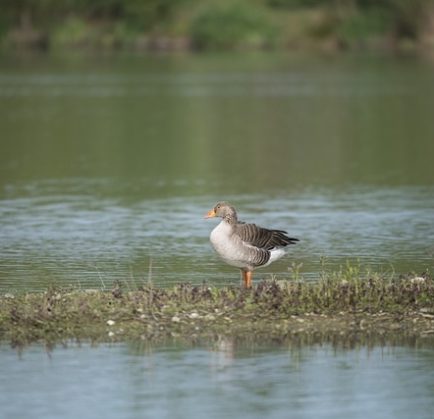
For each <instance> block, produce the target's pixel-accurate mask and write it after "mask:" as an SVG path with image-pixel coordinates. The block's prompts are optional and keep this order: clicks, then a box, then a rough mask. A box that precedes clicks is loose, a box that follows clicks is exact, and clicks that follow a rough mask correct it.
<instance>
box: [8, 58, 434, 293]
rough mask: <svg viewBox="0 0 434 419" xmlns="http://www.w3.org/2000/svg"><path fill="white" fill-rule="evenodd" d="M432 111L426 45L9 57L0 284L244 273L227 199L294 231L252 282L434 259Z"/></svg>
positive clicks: (218, 277) (230, 278) (232, 279)
mask: <svg viewBox="0 0 434 419" xmlns="http://www.w3.org/2000/svg"><path fill="white" fill-rule="evenodd" d="M432 109H434V72H433V63H432V62H430V61H428V60H424V59H421V58H417V57H376V56H352V55H347V56H341V57H330V56H329V57H327V56H326V57H303V56H300V57H289V56H286V55H285V54H283V55H282V54H271V53H270V54H250V55H249V54H247V55H240V54H229V55H225V54H220V55H219V54H216V55H213V54H210V55H197V56H196V55H188V54H185V55H182V54H181V55H169V56H165V55H161V56H151V57H146V56H134V55H128V54H125V55H109V56H97V57H95V56H86V55H80V54H77V55H66V56H31V55H30V56H27V55H25V56H12V57H11V56H9V57H8V56H3V57H1V58H0V126H1V138H0V150H1V152H0V290H1V291H10V290H12V291H13V290H17V289H19V290H40V289H45V288H46V287H47V286H49V285H52V284H60V285H70V284H71V285H74V286H81V287H85V288H91V287H92V288H94V287H96V288H109V287H111V284H112V282H113V280H122V281H126V282H128V283H129V284H130V286H131V287H134V286H136V285H137V284H140V282H142V281H144V280H148V279H149V278H151V279H152V280H153V281H154V283H156V284H159V285H168V284H173V283H178V282H184V281H189V282H193V283H202V281H208V282H210V283H213V284H219V285H221V284H228V283H237V281H238V278H239V274H238V272H236V270H234V269H233V268H230V267H227V266H225V265H224V264H223V263H221V262H220V261H219V259H218V258H217V256H216V255H215V254H214V253H213V251H212V249H211V247H210V245H209V242H208V235H209V232H210V230H211V229H212V228H213V226H214V225H215V223H214V221H210V220H203V218H202V217H203V214H204V213H205V212H206V211H208V210H209V209H210V208H211V207H212V206H213V205H214V204H215V202H216V201H218V200H221V199H225V200H229V201H231V202H232V203H233V204H235V205H236V207H237V208H238V210H239V213H240V217H241V219H243V220H245V221H251V222H256V223H258V224H262V225H264V226H268V227H273V228H279V229H284V230H288V232H289V233H290V234H291V235H292V236H295V237H298V238H299V239H300V244H297V245H296V246H293V247H292V249H291V252H290V256H289V257H288V258H286V259H284V260H281V261H279V262H277V263H275V264H273V265H271V266H270V267H267V268H266V269H265V270H263V271H258V272H257V274H256V275H255V278H257V279H261V278H268V277H270V276H271V275H273V274H275V275H278V276H279V277H284V278H285V277H290V272H288V268H289V267H290V266H291V265H293V264H295V265H300V264H302V267H301V268H300V271H301V274H302V275H303V276H304V277H306V278H308V279H315V278H317V277H318V274H319V271H320V270H321V269H322V268H321V258H322V257H325V261H326V267H327V269H331V270H335V269H339V268H340V266H343V265H345V263H346V261H347V260H350V261H351V263H357V261H359V262H360V263H361V264H362V265H363V266H364V267H366V269H372V270H380V271H384V272H390V273H391V274H392V273H393V272H395V273H397V274H400V273H407V272H410V271H411V272H413V271H414V272H417V273H420V272H422V271H424V270H426V269H430V270H432V267H433V254H434V223H433V216H432V209H433V208H434V166H433V164H432V156H433V155H434V140H433V138H434V119H433V118H432Z"/></svg>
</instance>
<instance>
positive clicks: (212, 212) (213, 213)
mask: <svg viewBox="0 0 434 419" xmlns="http://www.w3.org/2000/svg"><path fill="white" fill-rule="evenodd" d="M215 216H216V213H215V211H214V208H213V209H212V210H209V211H208V212H207V213H206V214H205V217H204V218H213V217H215Z"/></svg>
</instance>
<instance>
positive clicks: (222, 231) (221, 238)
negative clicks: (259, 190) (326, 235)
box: [205, 202, 299, 288]
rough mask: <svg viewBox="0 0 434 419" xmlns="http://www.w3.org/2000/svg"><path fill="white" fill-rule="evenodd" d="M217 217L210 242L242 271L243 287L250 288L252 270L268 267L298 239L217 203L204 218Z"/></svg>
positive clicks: (224, 204)
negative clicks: (242, 217)
mask: <svg viewBox="0 0 434 419" xmlns="http://www.w3.org/2000/svg"><path fill="white" fill-rule="evenodd" d="M214 217H220V218H221V219H222V221H221V222H220V224H218V225H217V227H215V228H214V230H212V232H211V234H210V241H211V244H212V245H213V247H214V249H215V251H216V252H217V253H218V254H219V255H220V257H221V258H222V259H223V260H224V261H225V262H226V263H227V264H228V265H231V266H235V267H237V268H239V269H240V270H241V276H242V279H243V284H244V288H251V287H252V276H253V270H254V269H256V268H259V267H264V266H268V265H269V264H270V263H272V262H274V261H276V260H277V259H280V258H281V257H282V256H284V255H285V254H286V251H287V249H286V246H288V245H289V244H295V243H296V242H298V241H299V240H298V239H296V238H293V237H288V236H287V232H286V231H283V230H269V229H267V228H263V227H259V226H257V225H256V224H248V223H244V222H242V221H239V220H238V216H237V212H236V210H235V208H234V207H233V206H232V205H230V204H229V203H228V202H218V203H217V204H216V205H215V207H214V208H212V209H211V210H210V211H208V212H207V213H206V215H205V218H214Z"/></svg>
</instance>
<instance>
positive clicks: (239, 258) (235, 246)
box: [210, 221, 248, 268]
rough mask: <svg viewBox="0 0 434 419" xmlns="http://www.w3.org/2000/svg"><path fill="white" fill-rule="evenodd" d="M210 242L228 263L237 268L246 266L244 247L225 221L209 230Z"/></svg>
mask: <svg viewBox="0 0 434 419" xmlns="http://www.w3.org/2000/svg"><path fill="white" fill-rule="evenodd" d="M210 240H211V244H212V245H213V247H214V249H215V251H216V252H217V253H218V254H219V255H220V257H221V258H222V259H223V260H224V261H225V262H226V263H227V264H229V265H232V266H236V267H237V268H245V267H247V266H248V261H247V254H246V249H244V244H243V242H242V241H241V239H239V238H237V237H236V236H234V234H233V230H232V226H231V225H230V224H228V223H227V222H225V221H221V222H220V224H219V225H218V226H217V227H216V228H215V229H214V230H213V231H212V232H211V235H210Z"/></svg>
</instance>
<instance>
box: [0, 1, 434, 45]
mask: <svg viewBox="0 0 434 419" xmlns="http://www.w3.org/2000/svg"><path fill="white" fill-rule="evenodd" d="M0 45H1V48H2V49H11V48H12V49H15V48H36V49H49V48H51V49H54V48H65V47H68V48H107V49H114V48H131V49H157V50H177V49H249V48H250V49H255V48H287V49H296V48H307V47H309V48H322V49H346V48H352V49H356V48H402V47H405V48H409V47H410V48H411V47H423V48H428V49H431V50H434V0H207V1H203V0H0Z"/></svg>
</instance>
